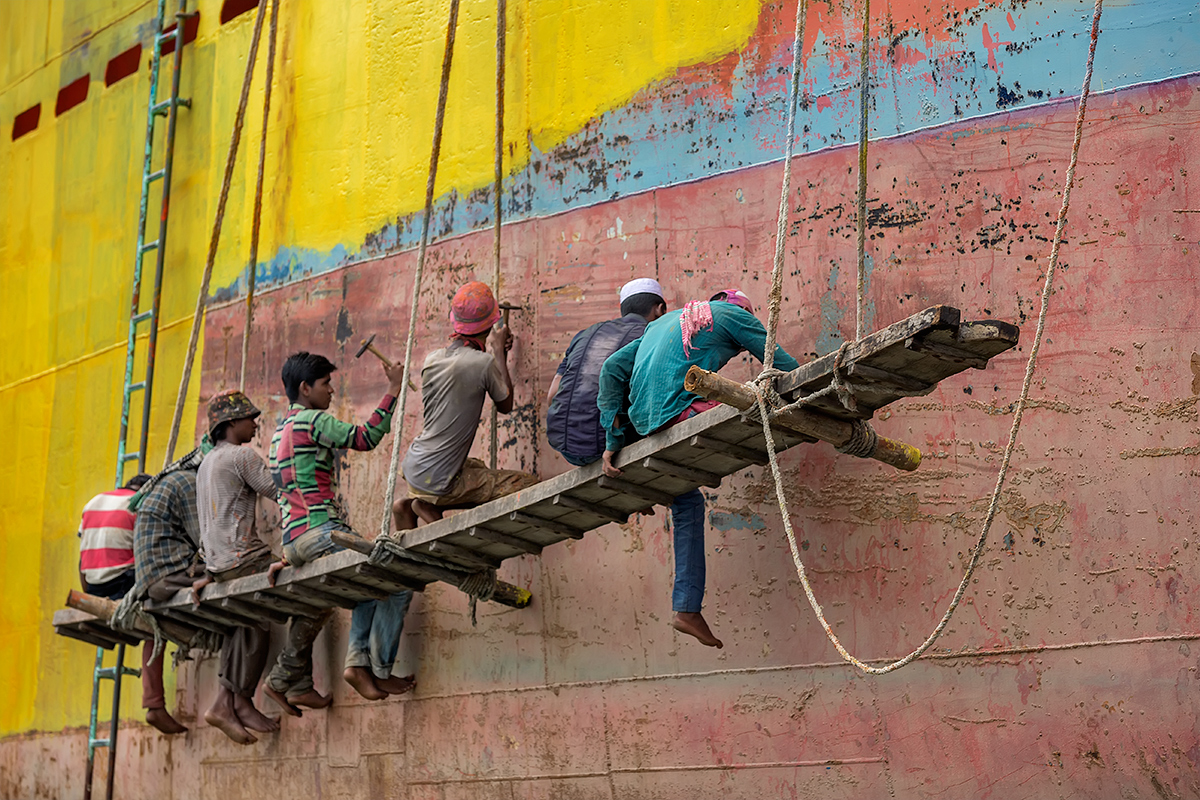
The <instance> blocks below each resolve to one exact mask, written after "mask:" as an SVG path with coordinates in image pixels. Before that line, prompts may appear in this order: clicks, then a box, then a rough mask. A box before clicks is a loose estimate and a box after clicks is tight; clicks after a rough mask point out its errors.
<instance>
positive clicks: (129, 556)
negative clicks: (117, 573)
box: [79, 547, 133, 569]
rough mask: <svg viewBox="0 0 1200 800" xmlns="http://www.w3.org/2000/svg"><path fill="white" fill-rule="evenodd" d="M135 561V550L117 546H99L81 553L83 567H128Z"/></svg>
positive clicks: (80, 558) (80, 562)
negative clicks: (122, 548)
mask: <svg viewBox="0 0 1200 800" xmlns="http://www.w3.org/2000/svg"><path fill="white" fill-rule="evenodd" d="M132 563H133V551H132V550H121V549H118V548H115V547H97V548H95V549H94V550H84V551H83V552H82V553H80V554H79V566H80V567H82V568H83V569H107V568H108V567H127V566H129V565H130V564H132Z"/></svg>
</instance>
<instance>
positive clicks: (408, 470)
mask: <svg viewBox="0 0 1200 800" xmlns="http://www.w3.org/2000/svg"><path fill="white" fill-rule="evenodd" d="M450 318H451V320H452V322H453V330H454V332H453V334H452V335H451V337H450V344H449V345H447V346H446V347H443V348H440V349H438V350H434V351H433V352H432V353H430V354H429V355H427V356H426V357H425V364H424V366H423V367H422V368H421V401H422V403H423V405H424V420H425V427H424V429H423V430H422V431H421V433H420V434H419V435H418V436H417V438H416V439H414V440H413V442H412V444H411V445H409V448H408V453H407V454H406V455H405V457H404V480H405V481H407V482H408V495H409V496H408V497H406V498H402V499H400V500H397V501H396V502H395V503H393V504H392V516H393V521H394V522H395V525H396V530H407V529H409V528H415V527H416V526H417V518H418V517H419V518H420V519H421V520H423V521H424V522H426V523H429V522H436V521H437V520H439V519H441V518H442V512H443V510H444V509H446V508H471V507H473V506H477V505H480V504H482V503H486V502H488V501H489V500H494V499H496V498H497V497H503V496H504V495H508V494H512V493H513V492H516V491H519V490H521V489H525V488H528V487H530V486H532V485H534V484H535V483H537V482H538V479H537V477H536V476H534V475H530V474H528V473H525V472H518V471H516V470H511V469H490V468H489V467H488V466H487V465H486V464H484V463H483V462H482V461H480V460H479V459H477V458H469V457H468V454H469V453H470V452H471V445H472V444H473V443H474V441H475V430H476V428H478V427H479V422H480V415H481V413H482V411H483V400H484V397H491V398H492V402H493V403H494V404H495V406H496V410H497V411H498V412H500V413H501V414H508V413H509V412H511V411H512V409H513V382H512V376H511V375H510V374H509V371H508V353H509V351H510V350H511V349H512V345H513V341H514V339H513V335H512V332H511V331H510V330H509V328H508V326H507V325H504V326H502V327H498V328H497V327H494V326H495V324H496V322H498V321H499V320H500V309H499V307H498V306H497V304H496V298H495V296H493V295H492V290H491V289H490V288H488V285H487V284H486V283H481V282H479V281H471V282H470V283H467V284H464V285H463V286H462V287H461V288H460V289H459V290H458V291H457V292H455V294H454V298H453V300H452V301H451V303H450ZM489 334H490V336H489ZM489 338H490V340H491V345H492V352H491V353H489V352H488V349H487V344H488V340H489Z"/></svg>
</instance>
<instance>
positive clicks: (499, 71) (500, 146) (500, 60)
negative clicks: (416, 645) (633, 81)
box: [472, 0, 508, 621]
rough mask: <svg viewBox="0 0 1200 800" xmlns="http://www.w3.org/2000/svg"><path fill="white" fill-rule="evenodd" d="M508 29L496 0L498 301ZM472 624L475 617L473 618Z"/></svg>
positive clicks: (492, 451) (494, 440)
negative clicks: (506, 38)
mask: <svg viewBox="0 0 1200 800" xmlns="http://www.w3.org/2000/svg"><path fill="white" fill-rule="evenodd" d="M507 29H508V3H507V0H496V157H495V162H496V170H495V180H494V183H495V194H496V208H495V212H494V213H495V216H496V220H495V224H494V225H493V230H494V232H495V233H494V234H493V236H492V294H494V295H495V296H496V299H497V300H499V298H500V222H501V219H502V214H503V212H504V209H503V191H502V190H503V188H504V187H503V183H504V73H505V67H506V62H505V53H506V50H507V47H506V44H505V37H506V34H507V32H508V31H507ZM497 420H498V415H497V412H496V405H495V404H494V403H493V404H492V426H491V431H492V432H491V434H490V435H489V437H488V463H489V464H490V466H491V468H492V469H495V468H496V459H497V458H498V457H499V454H500V434H499V432H498V431H497V430H496V425H497V424H498V423H497ZM472 621H474V617H473V616H472Z"/></svg>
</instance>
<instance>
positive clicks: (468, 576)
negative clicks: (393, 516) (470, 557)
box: [367, 535, 499, 627]
mask: <svg viewBox="0 0 1200 800" xmlns="http://www.w3.org/2000/svg"><path fill="white" fill-rule="evenodd" d="M397 561H412V562H416V563H418V564H429V565H431V566H436V567H441V568H449V569H453V570H454V571H455V572H459V573H460V574H461V575H462V578H461V580H460V581H459V583H458V588H459V589H460V590H461V591H462V592H463V593H464V594H466V595H467V596H468V597H470V598H471V626H472V627H475V625H476V621H475V606H476V604H477V603H478V601H480V600H484V601H487V600H491V599H492V598H493V597H494V596H495V594H496V586H497V584H498V583H499V582H498V580H497V579H496V570H494V569H484V570H481V571H479V572H466V571H464V570H462V568H461V567H457V566H455V565H452V564H449V563H447V562H445V561H442V560H441V559H438V558H431V557H429V556H426V555H422V554H420V553H415V552H413V551H412V550H409V549H407V548H405V547H404V546H403V545H402V544H400V542H398V541H397V540H395V539H393V538H392V537H391V536H390V535H387V536H385V535H379V536H376V537H375V546H374V547H373V548H372V549H371V554H370V555H369V556H367V563H368V564H370V565H371V566H373V567H380V568H381V569H388V568H389V567H391V566H392V565H393V564H395V563H396V562H397Z"/></svg>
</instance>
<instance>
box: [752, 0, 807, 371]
mask: <svg viewBox="0 0 1200 800" xmlns="http://www.w3.org/2000/svg"><path fill="white" fill-rule="evenodd" d="M807 19H808V0H800V2H799V3H798V4H797V5H796V35H795V45H794V46H793V47H792V81H791V87H790V89H789V93H788V106H787V134H786V138H785V139H784V142H783V188H782V189H781V190H780V192H779V217H778V218H777V220H776V227H775V266H774V269H773V270H772V272H771V294H770V296H769V298H768V307H769V313H768V316H767V342H766V345H765V346H764V348H763V372H764V373H765V372H766V371H767V370H769V369H772V368H773V367H774V365H775V331H776V330H777V329H778V327H779V308H780V306H781V305H782V304H783V246H784V243H785V240H786V238H787V221H788V196H789V195H790V194H791V191H792V148H793V146H794V144H795V141H794V140H795V138H796V102H797V99H798V98H799V96H800V58H801V56H803V50H804V23H805V21H806V20H807Z"/></svg>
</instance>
